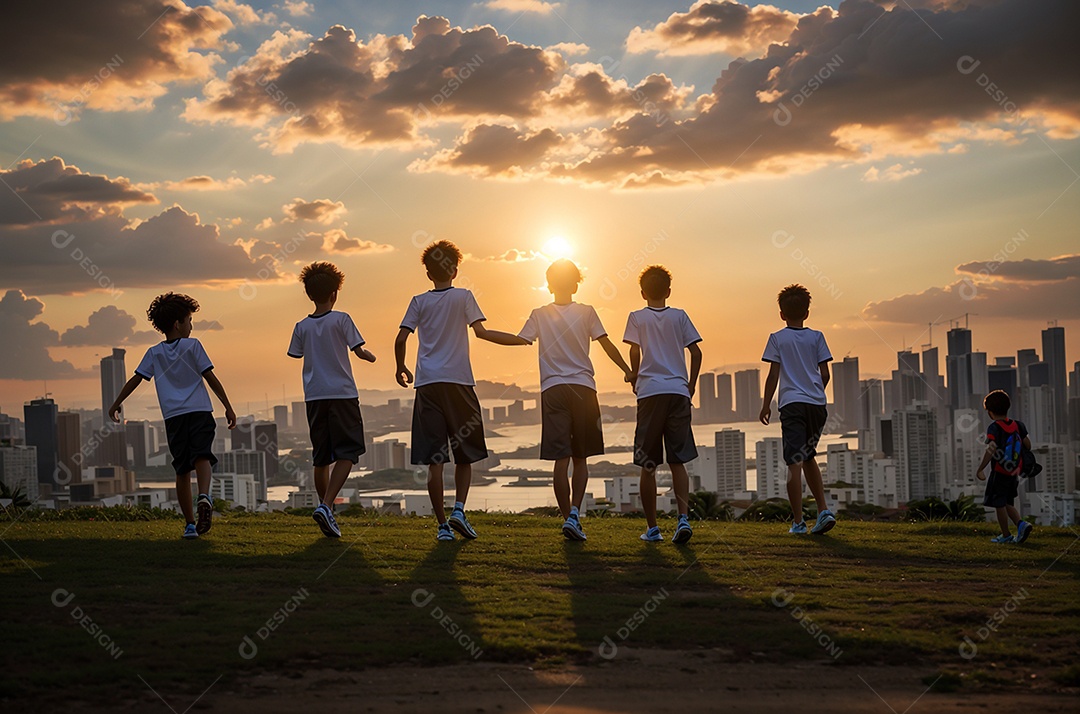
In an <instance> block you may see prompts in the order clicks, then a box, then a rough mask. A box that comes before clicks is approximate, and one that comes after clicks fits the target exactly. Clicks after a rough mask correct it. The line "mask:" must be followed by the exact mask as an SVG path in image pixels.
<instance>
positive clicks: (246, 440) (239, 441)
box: [228, 414, 255, 451]
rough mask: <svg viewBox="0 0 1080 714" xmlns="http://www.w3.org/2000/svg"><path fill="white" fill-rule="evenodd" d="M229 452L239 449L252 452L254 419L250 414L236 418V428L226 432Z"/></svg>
mask: <svg viewBox="0 0 1080 714" xmlns="http://www.w3.org/2000/svg"><path fill="white" fill-rule="evenodd" d="M228 434H229V450H230V451H236V450H239V449H247V450H254V448H255V417H254V416H252V415H251V414H245V415H244V416H239V417H236V428H235V429H232V430H230V431H229V432H228Z"/></svg>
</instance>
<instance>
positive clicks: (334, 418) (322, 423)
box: [307, 399, 367, 466]
mask: <svg viewBox="0 0 1080 714" xmlns="http://www.w3.org/2000/svg"><path fill="white" fill-rule="evenodd" d="M307 423H308V433H310V434H311V463H312V465H314V466H329V465H330V464H332V463H334V462H335V461H351V462H353V463H354V464H355V463H356V462H357V461H359V460H360V455H361V454H363V453H364V452H365V451H367V447H365V446H364V421H363V419H361V418H360V400H358V399H316V400H314V401H311V402H307Z"/></svg>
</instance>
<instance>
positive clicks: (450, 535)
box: [435, 523, 454, 540]
mask: <svg viewBox="0 0 1080 714" xmlns="http://www.w3.org/2000/svg"><path fill="white" fill-rule="evenodd" d="M435 540H454V531H452V530H450V524H449V523H440V524H439V530H438V532H437V533H435Z"/></svg>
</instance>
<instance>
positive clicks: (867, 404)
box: [859, 379, 885, 430]
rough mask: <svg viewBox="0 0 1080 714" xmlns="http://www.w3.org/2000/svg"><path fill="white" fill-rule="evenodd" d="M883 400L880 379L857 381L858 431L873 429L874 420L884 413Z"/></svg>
mask: <svg viewBox="0 0 1080 714" xmlns="http://www.w3.org/2000/svg"><path fill="white" fill-rule="evenodd" d="M884 399H885V396H884V392H883V390H882V383H881V380H880V379H863V380H860V381H859V429H865V430H870V429H873V427H874V420H875V419H876V418H877V417H879V416H881V415H882V414H883V413H884V410H885V401H884Z"/></svg>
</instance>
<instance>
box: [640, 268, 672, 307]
mask: <svg viewBox="0 0 1080 714" xmlns="http://www.w3.org/2000/svg"><path fill="white" fill-rule="evenodd" d="M638 284H639V285H640V286H641V291H642V292H643V293H645V297H647V298H649V299H650V300H661V299H663V298H664V296H665V295H666V294H667V291H668V290H671V271H669V270H668V269H667V268H665V267H664V266H662V265H650V266H649V267H647V268H645V270H642V271H641V276H640V277H638Z"/></svg>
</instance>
